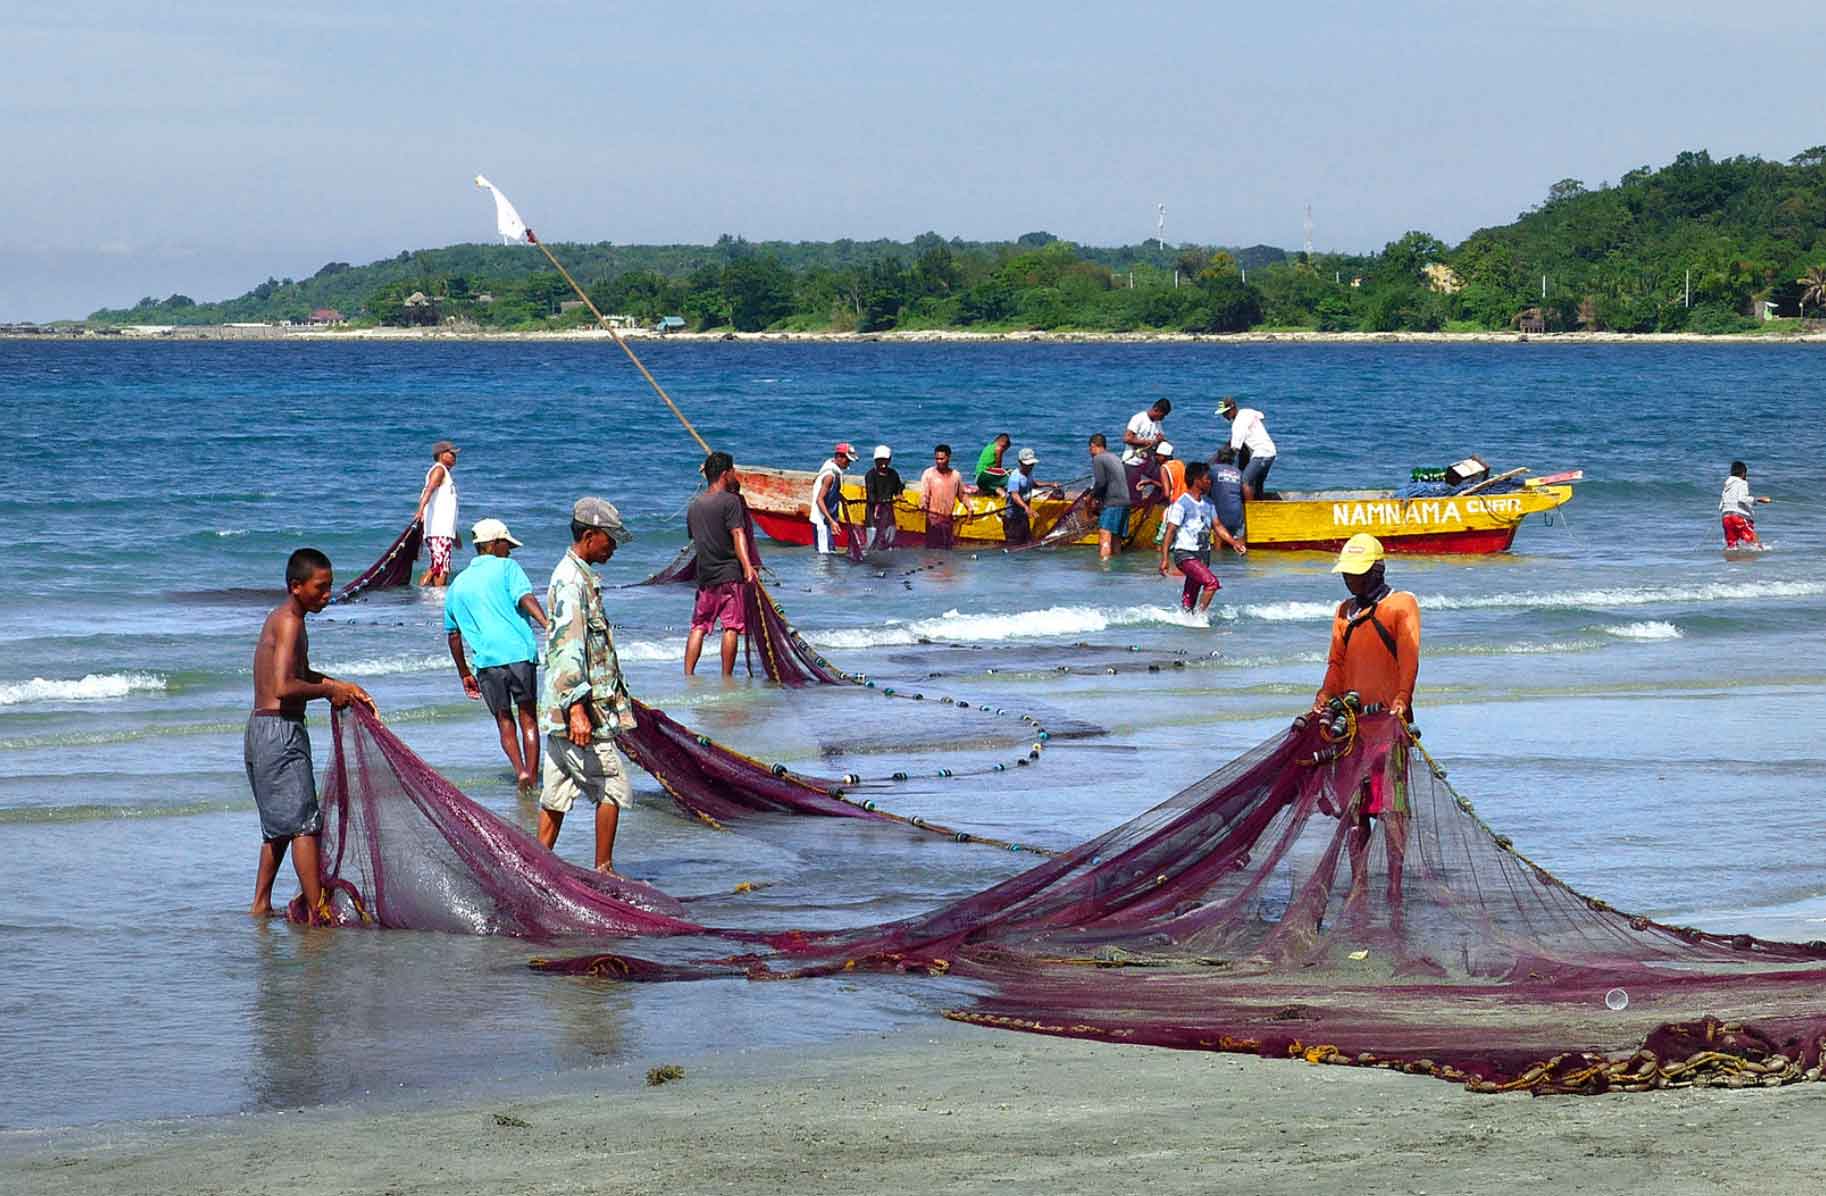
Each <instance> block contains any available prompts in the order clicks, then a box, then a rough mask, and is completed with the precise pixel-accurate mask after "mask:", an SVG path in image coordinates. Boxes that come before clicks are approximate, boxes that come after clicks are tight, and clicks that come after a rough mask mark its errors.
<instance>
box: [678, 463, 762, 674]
mask: <svg viewBox="0 0 1826 1196" xmlns="http://www.w3.org/2000/svg"><path fill="white" fill-rule="evenodd" d="M704 480H705V481H707V482H709V483H710V488H709V489H708V490H706V491H704V492H703V493H702V494H700V495H698V496H697V497H696V498H694V499H692V500H691V507H690V509H689V510H687V511H686V512H685V530H686V531H688V532H690V533H691V544H692V547H694V548H696V549H697V602H696V604H695V605H694V606H693V607H692V610H691V634H690V635H689V636H687V637H686V638H685V675H686V676H690V675H691V674H692V673H694V672H696V671H697V658H698V654H699V653H700V652H702V651H703V650H704V637H705V636H706V635H708V634H709V633H710V632H712V631H714V630H716V626H717V624H718V623H721V624H722V626H723V644H722V648H723V676H725V677H728V676H732V675H733V674H734V673H735V655H736V648H737V646H738V641H739V640H740V639H741V636H742V633H743V632H744V631H746V630H747V629H748V628H747V618H746V602H745V600H746V598H747V595H746V594H745V593H744V591H743V588H742V587H743V585H744V583H747V582H752V581H753V580H754V579H755V571H754V566H753V565H752V564H751V563H750V562H749V553H748V534H747V531H746V522H747V521H746V520H745V519H744V518H743V512H742V499H741V496H740V495H738V494H735V493H733V492H732V491H731V490H730V488H729V483H730V482H732V481H734V480H735V468H734V463H733V462H732V461H731V460H730V458H729V454H728V453H711V454H710V455H709V456H708V457H706V458H704Z"/></svg>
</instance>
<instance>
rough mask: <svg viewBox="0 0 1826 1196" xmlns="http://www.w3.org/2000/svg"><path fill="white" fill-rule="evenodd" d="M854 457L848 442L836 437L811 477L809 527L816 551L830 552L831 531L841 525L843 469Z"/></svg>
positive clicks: (852, 449) (848, 465)
mask: <svg viewBox="0 0 1826 1196" xmlns="http://www.w3.org/2000/svg"><path fill="white" fill-rule="evenodd" d="M855 459H856V450H855V449H854V448H851V447H850V442H849V441H847V440H840V441H838V442H837V444H836V446H835V447H834V448H833V449H832V450H831V456H830V457H829V458H828V459H827V460H826V461H825V462H824V464H823V465H820V466H819V467H818V476H817V477H815V478H813V479H812V528H813V529H814V530H815V531H816V532H817V535H818V551H819V552H823V553H829V552H830V551H831V534H832V532H833V531H835V530H836V529H838V528H839V527H841V526H842V524H843V471H844V470H846V469H848V468H849V467H850V462H852V461H854V460H855Z"/></svg>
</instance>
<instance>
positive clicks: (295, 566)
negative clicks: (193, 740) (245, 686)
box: [243, 548, 374, 917]
mask: <svg viewBox="0 0 1826 1196" xmlns="http://www.w3.org/2000/svg"><path fill="white" fill-rule="evenodd" d="M334 587H335V578H334V576H333V575H332V574H331V572H330V558H329V557H327V556H325V555H323V553H321V552H319V551H317V550H316V549H315V548H300V549H299V550H298V551H297V552H294V553H293V554H292V555H291V559H289V560H287V561H286V562H285V590H286V597H285V601H284V602H283V603H281V604H280V605H279V606H278V607H277V608H276V609H274V611H273V613H272V614H270V615H268V616H266V625H265V626H264V627H262V628H261V629H260V642H259V643H258V644H257V645H255V647H254V712H253V714H252V715H250V716H249V717H248V720H247V733H246V735H245V737H244V738H243V753H244V756H245V758H246V761H247V781H248V784H250V785H252V786H253V790H254V805H256V806H258V807H259V809H260V839H261V843H260V869H259V872H258V873H257V874H256V876H255V879H254V904H253V908H252V909H251V910H250V911H249V912H250V913H252V914H253V915H254V916H255V917H266V916H268V915H270V914H271V913H272V912H273V881H274V880H275V879H276V878H277V877H278V875H279V864H280V861H282V860H283V859H284V858H285V852H286V848H288V847H289V848H291V851H292V867H293V868H295V869H296V870H297V872H298V887H299V889H300V890H301V891H302V892H303V894H304V903H305V908H306V909H307V910H312V911H317V910H321V909H322V908H323V887H322V885H320V884H319V883H318V879H317V876H318V863H317V848H318V842H319V839H320V837H321V833H322V830H323V812H322V811H321V810H320V809H318V807H317V778H316V776H315V774H313V773H312V771H311V737H310V736H309V735H308V734H307V733H306V732H305V729H304V704H305V703H306V702H309V701H311V700H312V699H315V698H327V699H328V700H329V702H330V704H331V705H332V706H335V707H336V708H337V709H341V708H342V707H344V706H347V705H348V704H349V703H350V702H360V703H361V704H362V705H364V706H366V707H367V708H368V709H369V710H373V709H374V699H373V698H371V697H369V696H368V691H367V690H365V689H363V688H362V687H361V686H359V685H352V684H350V683H349V682H347V681H337V680H336V679H335V678H333V677H326V676H324V675H323V674H322V673H319V672H317V671H316V670H314V669H312V668H311V660H310V639H309V637H308V636H307V635H306V634H305V630H304V616H306V615H309V614H316V613H317V612H318V611H321V610H322V609H323V608H324V607H326V606H328V605H329V604H330V595H331V594H332V593H333V592H334Z"/></svg>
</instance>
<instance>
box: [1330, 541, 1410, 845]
mask: <svg viewBox="0 0 1826 1196" xmlns="http://www.w3.org/2000/svg"><path fill="white" fill-rule="evenodd" d="M1382 566H1383V561H1382V542H1381V541H1380V540H1378V539H1376V537H1374V536H1371V535H1366V534H1364V533H1361V532H1359V533H1358V534H1357V535H1354V536H1352V537H1351V538H1350V540H1349V541H1348V542H1347V543H1346V544H1345V545H1344V549H1343V551H1341V552H1339V553H1338V563H1337V564H1336V565H1333V566H1332V570H1331V571H1332V572H1333V573H1342V574H1343V575H1344V584H1345V586H1346V587H1347V588H1348V589H1349V590H1350V594H1351V596H1350V597H1349V598H1346V599H1345V600H1344V601H1343V602H1341V603H1339V604H1338V613H1337V615H1336V616H1334V617H1333V619H1332V623H1331V654H1330V657H1329V658H1328V660H1327V661H1326V666H1325V681H1324V683H1323V684H1321V685H1320V686H1319V695H1318V697H1316V698H1315V699H1313V705H1312V708H1313V710H1314V712H1315V713H1316V712H1318V711H1321V710H1324V709H1325V703H1326V702H1327V701H1329V700H1330V699H1332V698H1335V697H1337V696H1338V695H1339V694H1343V693H1347V692H1349V691H1350V690H1353V689H1354V690H1356V691H1357V695H1358V696H1359V697H1361V698H1362V699H1363V704H1364V705H1365V706H1369V705H1380V706H1382V707H1384V708H1385V709H1387V710H1388V711H1389V712H1390V713H1392V714H1396V715H1399V716H1401V717H1402V718H1406V717H1407V716H1408V712H1409V710H1410V709H1412V707H1413V705H1414V678H1415V677H1416V676H1417V675H1418V674H1419V672H1420V603H1419V602H1418V601H1416V600H1415V598H1414V595H1412V594H1410V593H1408V592H1407V591H1405V590H1398V591H1391V590H1390V589H1389V586H1388V583H1387V582H1386V581H1384V580H1383V578H1382ZM1373 812H1374V811H1372V813H1373Z"/></svg>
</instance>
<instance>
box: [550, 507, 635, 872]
mask: <svg viewBox="0 0 1826 1196" xmlns="http://www.w3.org/2000/svg"><path fill="white" fill-rule="evenodd" d="M633 538H634V534H633V533H632V532H630V531H628V529H627V528H626V527H624V526H623V525H622V522H621V513H620V512H619V511H617V510H616V509H615V505H614V504H613V503H611V502H609V501H608V500H607V499H602V498H593V497H592V498H580V499H578V500H577V502H576V504H575V505H574V506H572V507H571V547H570V551H568V552H566V553H565V554H564V559H563V560H562V561H559V562H558V567H557V568H556V569H553V570H552V581H551V586H550V588H548V589H547V590H546V593H545V609H546V610H547V611H548V612H550V616H549V617H550V619H551V629H552V630H551V638H550V639H549V640H547V641H546V645H545V702H544V711H543V717H542V719H541V725H542V726H543V727H544V728H545V770H544V775H543V777H542V778H541V780H542V782H543V784H542V787H541V789H540V793H539V842H541V843H543V844H545V846H546V847H547V848H554V847H556V846H557V843H558V832H559V830H560V829H562V828H563V826H564V816H565V815H566V814H568V813H570V810H571V807H572V806H573V805H575V804H576V803H577V799H578V798H582V799H583V800H585V801H587V802H589V803H590V804H591V805H593V806H595V807H596V871H598V872H608V873H613V872H614V871H615V830H616V827H617V826H618V825H619V824H620V821H621V812H622V810H624V809H626V808H627V807H628V806H630V805H633V804H634V788H633V786H632V785H631V784H629V782H628V765H627V762H626V761H625V760H623V759H622V758H621V753H620V752H618V751H616V750H615V740H616V738H617V737H618V736H619V735H620V734H621V733H622V732H623V731H631V730H633V729H634V725H635V724H634V701H633V699H632V698H631V697H630V696H629V694H628V686H627V683H626V682H625V681H623V680H622V677H621V661H620V659H619V658H618V657H617V656H616V655H615V641H614V639H613V638H612V637H611V636H610V634H609V619H608V615H607V614H605V613H604V611H603V609H602V579H601V578H599V577H597V576H596V570H594V569H593V568H591V566H592V565H601V564H604V563H606V562H607V561H608V559H609V558H610V557H612V556H614V555H615V549H616V548H617V547H618V546H620V545H622V544H626V543H627V542H628V541H629V540H632V539H633Z"/></svg>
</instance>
